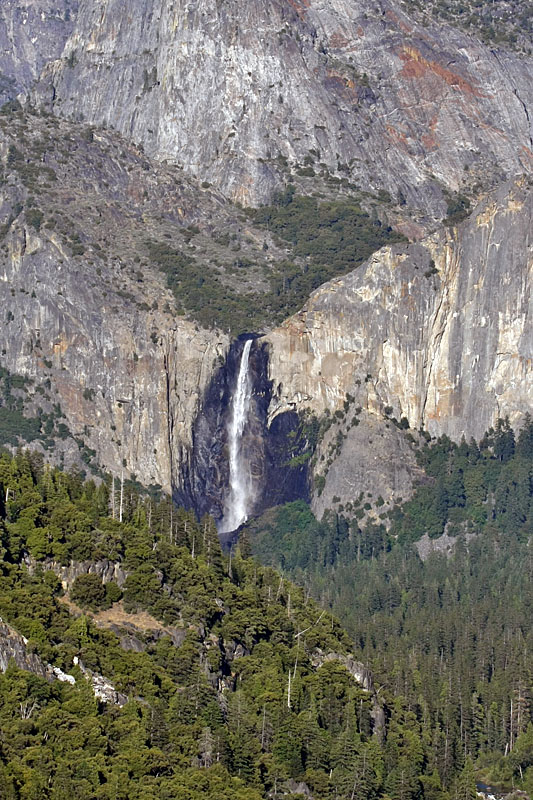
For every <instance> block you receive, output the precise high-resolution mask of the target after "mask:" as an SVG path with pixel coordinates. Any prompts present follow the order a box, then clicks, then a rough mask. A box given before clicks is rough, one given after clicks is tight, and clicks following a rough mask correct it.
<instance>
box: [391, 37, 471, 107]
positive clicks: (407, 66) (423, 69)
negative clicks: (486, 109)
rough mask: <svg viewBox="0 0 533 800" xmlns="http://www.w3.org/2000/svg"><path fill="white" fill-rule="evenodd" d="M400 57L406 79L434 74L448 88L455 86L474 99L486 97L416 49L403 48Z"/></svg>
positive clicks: (461, 78)
mask: <svg viewBox="0 0 533 800" xmlns="http://www.w3.org/2000/svg"><path fill="white" fill-rule="evenodd" d="M399 55H400V58H401V59H402V61H403V62H404V66H403V67H402V70H401V73H400V74H401V75H402V76H403V77H404V78H424V77H425V76H426V75H427V74H428V73H433V75H437V77H439V78H441V80H443V81H444V82H445V83H447V84H448V86H453V87H455V88H457V89H459V91H461V92H463V93H464V94H470V95H472V96H473V97H486V95H484V94H483V93H482V92H480V90H479V89H478V88H477V87H476V86H473V85H472V84H471V83H470V82H469V81H467V80H466V78H463V77H462V76H461V75H458V74H457V73H456V72H452V70H451V69H448V68H447V67H443V66H442V64H438V63H437V62H436V61H429V60H428V59H427V58H424V56H423V55H422V53H421V52H420V51H419V50H417V49H416V47H403V48H402V50H401V52H400V54H399Z"/></svg>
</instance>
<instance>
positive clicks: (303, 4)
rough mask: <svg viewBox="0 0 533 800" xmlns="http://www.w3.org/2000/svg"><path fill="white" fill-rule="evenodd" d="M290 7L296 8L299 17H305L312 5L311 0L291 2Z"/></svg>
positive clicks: (294, 0) (292, 0) (290, 0)
mask: <svg viewBox="0 0 533 800" xmlns="http://www.w3.org/2000/svg"><path fill="white" fill-rule="evenodd" d="M289 5H290V6H292V7H293V8H294V10H295V11H296V13H297V14H298V16H299V17H304V16H305V12H306V11H307V9H308V8H309V6H310V5H311V0H289Z"/></svg>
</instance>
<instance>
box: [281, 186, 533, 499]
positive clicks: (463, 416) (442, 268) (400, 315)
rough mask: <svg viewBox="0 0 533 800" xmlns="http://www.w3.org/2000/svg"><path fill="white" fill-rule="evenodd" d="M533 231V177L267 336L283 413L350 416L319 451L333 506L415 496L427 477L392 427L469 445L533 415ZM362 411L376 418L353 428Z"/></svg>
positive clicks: (353, 277)
mask: <svg viewBox="0 0 533 800" xmlns="http://www.w3.org/2000/svg"><path fill="white" fill-rule="evenodd" d="M531 231H532V206H531V190H530V185H529V183H528V181H527V180H522V181H518V182H516V183H511V184H506V185H503V186H501V187H500V188H499V189H498V190H497V191H496V192H495V193H494V194H492V195H491V196H490V197H489V198H488V199H487V200H486V201H485V202H483V203H481V204H480V205H479V206H478V207H477V208H476V209H475V210H474V213H473V214H472V216H471V217H470V218H469V219H468V220H466V221H465V222H463V223H461V224H460V225H459V226H457V227H451V228H443V229H441V230H439V231H438V232H436V233H434V234H432V235H431V236H429V237H428V238H426V239H423V240H422V241H420V242H419V243H416V244H409V245H406V246H404V245H395V246H393V247H391V248H385V249H382V250H380V251H379V252H377V253H376V254H375V255H374V256H373V257H372V258H371V259H370V260H369V261H368V262H367V263H366V264H365V265H364V266H363V267H362V268H361V269H360V270H357V271H355V272H352V273H350V275H348V276H347V277H345V278H341V279H339V280H336V281H331V282H330V283H328V284H326V285H325V286H323V287H321V288H320V289H319V290H318V291H316V292H315V293H314V294H313V295H312V297H311V298H310V300H309V302H308V303H307V304H306V306H305V307H304V308H303V309H302V311H301V312H300V313H299V314H297V315H296V316H295V317H292V318H291V319H289V320H287V322H286V323H284V324H283V325H282V326H281V327H280V328H278V329H276V330H275V331H272V333H270V334H269V335H268V336H267V337H266V341H267V342H268V344H269V353H270V358H269V370H270V377H271V379H272V381H273V382H274V389H273V399H272V402H271V406H270V410H269V418H270V419H273V418H275V416H276V414H278V413H280V412H284V411H287V410H289V409H290V410H293V411H294V410H301V409H303V408H310V409H312V410H313V411H315V412H316V413H318V414H321V413H323V412H324V410H325V409H328V411H329V413H331V414H334V413H335V412H336V411H337V410H340V411H339V413H341V412H342V420H337V425H336V426H334V428H333V429H332V430H331V432H330V433H329V434H328V437H327V438H326V440H325V441H324V443H323V445H322V446H321V448H320V449H319V455H320V456H322V455H324V454H325V455H326V457H327V456H328V454H329V455H331V453H332V451H333V449H335V459H334V463H333V465H332V466H331V469H329V470H328V469H327V468H326V467H325V466H324V464H323V463H321V462H323V461H325V460H326V459H325V458H324V459H320V458H319V461H318V467H317V470H318V471H317V474H319V475H323V476H324V477H325V478H326V483H325V488H324V492H323V496H322V498H316V499H315V506H316V508H317V509H318V510H319V511H323V510H324V508H326V507H328V506H329V505H331V500H332V497H333V496H335V495H336V496H338V497H339V498H340V499H341V501H346V499H347V498H349V497H350V496H353V493H354V491H355V490H356V489H357V488H358V487H360V489H361V490H364V491H367V490H370V489H372V491H373V493H375V495H378V494H381V495H382V496H383V497H385V498H386V499H388V498H390V497H391V496H392V495H396V496H398V495H400V496H403V497H405V496H406V494H408V493H409V490H410V482H411V476H412V475H415V476H416V474H417V471H416V468H415V463H414V459H413V457H412V455H411V456H409V452H408V448H406V446H405V445H403V446H402V445H401V444H400V443H399V441H398V439H399V438H400V439H401V435H400V434H399V431H398V430H397V426H396V425H394V424H393V423H392V422H391V421H390V420H392V419H395V420H396V421H397V422H398V421H401V420H402V418H403V419H404V420H405V421H406V423H408V424H409V426H410V427H411V428H414V429H419V428H423V429H425V430H427V431H429V433H430V434H431V435H433V436H439V435H441V434H447V435H448V436H450V437H451V438H453V439H455V440H459V439H460V438H461V436H463V435H464V436H466V437H467V438H468V437H470V436H474V437H477V438H480V437H481V436H482V435H483V433H484V431H485V430H487V428H489V427H490V426H491V425H492V424H493V423H494V422H495V419H496V418H497V417H505V416H508V417H509V419H510V420H511V422H512V423H515V424H516V423H518V422H519V420H520V419H521V417H522V416H523V414H524V413H525V412H526V411H528V410H529V411H531V409H532V395H531V386H532V364H533V362H532V355H533V314H532V312H533V299H532V296H531V284H532V279H533V253H532V242H531ZM347 397H349V398H350V401H351V402H350V404H349V408H346V409H344V411H343V404H344V403H345V401H346V398H347ZM355 408H358V409H359V413H360V414H361V417H360V419H358V423H359V422H361V423H362V424H357V425H351V423H350V420H351V419H352V418H353V417H352V415H353V410H354V409H355ZM387 418H388V420H389V421H387ZM378 419H381V420H383V421H384V422H383V423H382V424H381V425H378V426H377V429H376V423H377V421H378ZM404 424H405V423H404ZM369 425H370V426H371V428H373V429H374V431H373V435H372V431H369V429H368V426H369ZM337 430H340V432H341V434H342V436H341V437H340V439H341V442H342V443H339V445H338V446H336V445H333V444H332V442H333V434H334V433H335V434H336V433H337ZM383 437H384V439H385V441H383V442H380V439H383ZM332 460H333V459H332ZM380 475H381V477H380Z"/></svg>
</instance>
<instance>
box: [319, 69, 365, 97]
mask: <svg viewBox="0 0 533 800" xmlns="http://www.w3.org/2000/svg"><path fill="white" fill-rule="evenodd" d="M325 83H326V89H328V90H331V91H333V92H335V93H338V94H339V95H341V97H344V99H345V100H346V101H348V102H356V103H358V102H359V92H358V90H357V84H356V83H355V81H354V80H352V78H347V77H345V76H344V75H340V74H339V73H338V72H334V71H333V70H328V73H327V78H326V82H325Z"/></svg>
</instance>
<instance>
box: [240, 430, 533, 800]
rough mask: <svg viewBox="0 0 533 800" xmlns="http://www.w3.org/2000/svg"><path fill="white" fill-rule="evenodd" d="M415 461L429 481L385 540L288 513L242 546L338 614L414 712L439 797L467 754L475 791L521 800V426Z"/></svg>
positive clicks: (527, 776)
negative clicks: (443, 543)
mask: <svg viewBox="0 0 533 800" xmlns="http://www.w3.org/2000/svg"><path fill="white" fill-rule="evenodd" d="M428 438H429V437H428ZM422 441H424V440H423V439H422ZM413 442H414V439H413ZM417 455H418V460H419V463H420V465H421V466H423V467H424V469H425V471H426V474H427V476H428V477H429V481H428V482H426V483H424V484H423V485H420V486H419V487H418V488H417V490H416V491H415V493H414V496H413V497H412V499H410V500H409V501H408V502H406V503H404V504H402V505H401V506H398V507H396V508H395V509H394V511H393V512H392V513H391V515H390V516H391V518H390V520H389V522H390V528H389V529H388V530H387V527H386V526H385V524H380V525H377V524H375V523H367V524H363V523H362V522H361V527H360V520H361V518H362V514H358V513H357V512H356V518H355V519H351V520H346V519H345V518H343V516H342V515H337V514H329V515H326V516H325V518H324V519H323V520H322V521H321V522H318V521H317V520H316V519H315V518H314V517H313V515H312V513H311V512H310V510H309V508H308V507H307V506H306V505H305V504H304V503H300V502H298V503H291V504H288V505H287V506H284V507H280V508H278V509H276V510H271V511H270V512H268V513H267V514H266V515H264V517H263V518H261V519H260V520H256V521H255V522H254V523H253V524H251V525H249V526H248V530H247V533H246V540H247V541H248V543H249V545H250V546H251V548H252V550H253V552H255V553H256V554H257V555H258V557H259V558H260V559H261V560H262V561H263V563H267V564H272V565H275V566H277V567H278V568H280V569H282V570H283V572H284V574H286V575H287V576H290V577H293V578H294V579H296V580H297V581H298V582H299V583H301V584H302V585H303V586H305V587H306V588H307V589H308V590H309V591H310V592H311V593H312V595H313V596H315V597H316V598H317V599H318V600H319V601H320V602H321V603H322V604H324V606H326V607H330V608H331V609H332V610H333V611H334V613H336V614H338V616H339V617H340V619H341V621H342V623H343V624H344V625H345V627H346V628H347V630H348V631H349V632H350V633H351V634H352V635H353V636H354V638H355V640H356V644H357V654H358V656H359V657H360V658H361V659H362V660H364V661H365V663H367V664H368V665H369V666H371V667H372V669H373V671H374V674H375V676H376V679H377V680H378V681H379V682H381V683H382V685H383V686H385V687H388V689H390V690H391V691H392V692H393V693H394V694H395V695H396V696H401V697H403V698H404V700H405V702H406V703H407V705H408V707H409V709H410V710H411V711H412V712H413V714H414V715H415V717H416V719H417V720H418V722H419V723H420V725H421V727H422V731H423V739H424V741H426V742H427V743H431V744H430V745H429V750H428V752H429V754H430V755H429V758H430V763H432V764H433V765H434V767H435V769H436V771H437V772H438V774H439V776H440V778H441V779H442V781H443V783H444V784H445V785H446V786H449V785H450V780H451V778H452V775H453V774H454V772H455V770H456V769H457V764H460V763H463V761H464V759H465V757H471V758H472V759H474V760H475V761H476V763H477V766H478V767H479V769H480V770H481V774H482V775H483V776H484V777H485V778H487V779H488V780H492V781H497V782H498V781H499V782H503V783H504V784H505V785H509V786H511V785H513V784H514V785H522V786H523V787H525V788H526V789H527V790H528V791H529V792H533V727H532V725H531V723H532V712H533V708H532V706H531V699H532V689H533V674H532V665H533V631H532V629H531V620H532V618H533V556H532V552H531V541H532V539H531V537H532V534H533V422H532V421H531V418H529V417H526V419H525V422H524V425H523V426H522V428H521V429H520V431H519V433H518V435H515V432H514V431H513V430H512V428H511V427H510V425H509V423H508V422H507V421H504V420H500V421H499V422H498V424H497V425H496V427H495V429H491V430H490V431H488V433H487V434H486V435H485V436H484V437H483V439H482V440H481V441H480V442H475V441H473V440H471V441H470V442H469V443H467V442H466V441H462V442H461V443H459V444H456V443H453V442H452V441H450V439H448V438H447V437H445V436H444V437H441V438H440V439H438V440H436V441H429V442H427V443H426V444H424V446H423V447H419V448H418V454H417ZM357 517H359V519H357ZM443 533H446V534H447V536H448V537H450V541H451V542H452V545H453V546H452V549H451V552H450V553H448V554H447V553H439V552H434V553H433V554H430V555H427V556H426V557H425V560H422V559H421V558H420V555H419V551H418V548H417V547H416V542H417V541H419V540H420V539H421V537H422V536H423V535H424V534H428V536H429V537H430V538H431V539H433V540H438V539H439V537H441V536H442V534H443ZM506 753H507V757H505V754H506ZM409 796H412V795H409Z"/></svg>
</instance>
